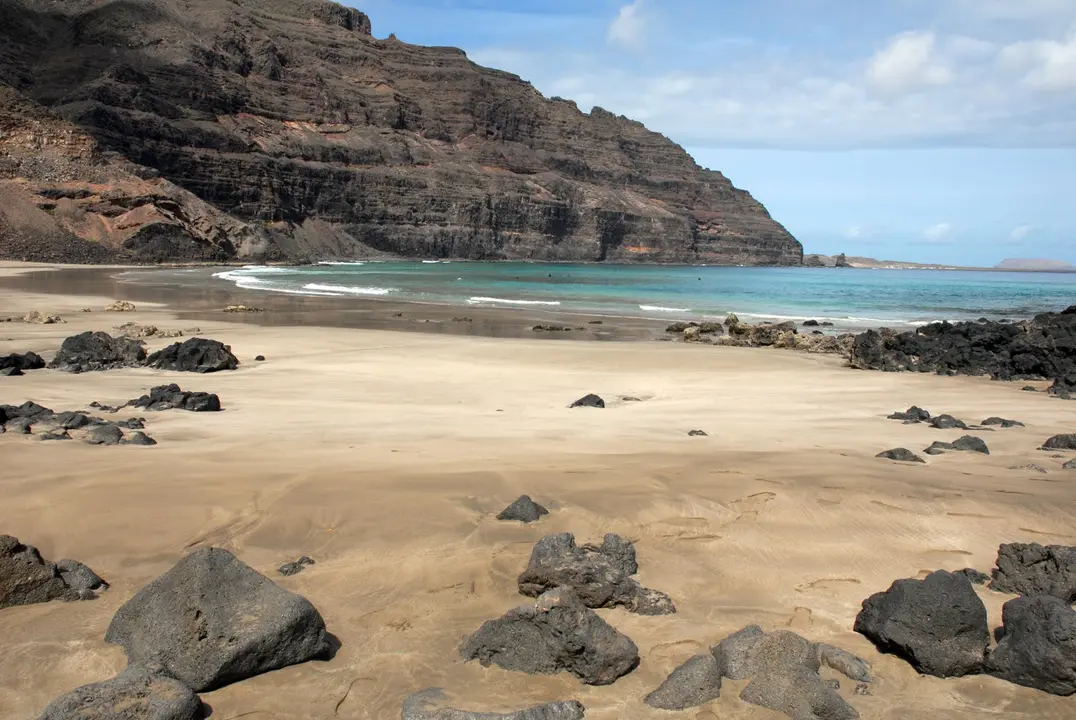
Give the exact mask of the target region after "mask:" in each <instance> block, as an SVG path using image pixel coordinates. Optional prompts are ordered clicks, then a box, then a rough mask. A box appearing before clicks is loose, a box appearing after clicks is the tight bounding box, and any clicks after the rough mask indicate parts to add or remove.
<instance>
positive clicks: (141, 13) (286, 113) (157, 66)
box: [0, 0, 803, 265]
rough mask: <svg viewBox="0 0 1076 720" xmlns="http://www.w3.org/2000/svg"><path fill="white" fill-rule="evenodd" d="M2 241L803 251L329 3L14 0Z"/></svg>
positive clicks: (690, 170) (127, 247) (696, 189)
mask: <svg viewBox="0 0 1076 720" xmlns="http://www.w3.org/2000/svg"><path fill="white" fill-rule="evenodd" d="M0 47H2V48H3V49H2V50H0V199H2V200H4V202H0V236H2V237H3V238H4V240H3V242H2V243H0V255H2V256H5V257H15V258H19V259H23V258H25V259H35V260H68V261H75V262H105V261H109V260H114V259H116V258H117V257H118V256H122V257H124V258H126V259H134V260H140V261H160V260H173V259H184V260H212V261H220V260H229V259H237V258H242V259H258V260H264V259H294V260H310V259H317V258H328V257H358V256H370V255H394V256H404V257H457V258H473V259H545V260H599V261H601V260H609V261H618V262H624V261H629V262H636V261H642V262H706V263H712V264H718V263H724V264H749V265H758V264H774V265H799V264H800V263H801V262H802V257H803V250H802V247H801V245H800V244H799V243H798V242H797V241H796V240H795V239H794V238H793V237H792V236H791V235H789V233H788V232H787V231H786V230H785V229H784V228H783V227H781V225H779V224H778V223H777V222H775V221H774V220H773V219H772V218H771V217H770V216H769V214H768V213H767V211H766V209H765V208H764V207H763V206H762V205H761V204H759V203H758V202H757V201H756V200H754V199H753V198H752V197H751V196H750V195H749V194H748V193H747V192H745V191H743V190H740V189H738V188H735V187H734V186H733V185H732V183H730V182H729V181H728V179H726V178H725V177H724V176H723V175H722V174H721V173H720V172H715V171H710V170H706V169H703V168H701V167H699V166H698V165H697V164H696V163H695V162H694V161H693V160H692V159H691V158H690V157H689V156H688V154H687V153H686V152H684V150H683V149H682V148H680V147H679V146H678V145H676V144H675V143H673V142H672V141H670V140H669V139H667V138H665V137H663V136H661V135H659V134H657V133H653V132H650V131H649V130H647V129H646V128H645V127H643V126H642V125H641V124H639V123H637V122H633V121H631V120H629V119H627V118H624V117H620V116H617V115H614V114H613V113H610V112H607V111H605V110H603V109H601V108H594V109H593V110H592V111H591V112H590V113H589V114H588V113H584V112H582V111H581V110H580V109H579V108H578V107H577V106H576V105H575V104H574V103H573V102H571V101H568V100H562V99H558V98H552V99H547V98H545V97H543V96H542V95H541V94H540V93H539V92H538V91H537V90H536V89H535V88H534V87H533V86H532V85H530V84H529V83H527V82H525V81H524V80H522V79H521V78H519V77H517V76H515V75H512V74H509V73H506V72H501V71H497V70H491V69H487V68H483V67H480V66H478V65H476V64H474V63H473V62H471V61H470V60H469V59H468V58H467V56H466V55H465V54H464V53H463V52H462V51H460V50H458V49H455V48H446V47H421V46H417V45H410V44H408V43H405V42H401V41H400V40H398V39H396V38H395V37H394V36H390V37H389V38H387V39H383V40H382V39H377V38H375V37H374V36H373V35H372V34H371V27H370V21H369V18H368V17H367V16H366V15H365V14H363V13H362V12H360V11H358V10H354V9H351V8H345V7H343V6H341V5H336V4H333V3H330V2H325V1H323V0H302V1H301V2H292V1H291V0H231V1H230V2H226V1H225V0H190V1H188V2H182V3H181V2H179V0H143V1H142V2H138V3H130V2H108V1H106V0H70V2H63V3H58V2H51V3H40V2H30V0H0Z"/></svg>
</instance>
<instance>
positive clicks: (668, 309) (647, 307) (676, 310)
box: [639, 305, 691, 313]
mask: <svg viewBox="0 0 1076 720" xmlns="http://www.w3.org/2000/svg"><path fill="white" fill-rule="evenodd" d="M639 309H640V310H642V311H643V312H670V313H683V312H691V308H674V307H662V306H661V305H640V306H639Z"/></svg>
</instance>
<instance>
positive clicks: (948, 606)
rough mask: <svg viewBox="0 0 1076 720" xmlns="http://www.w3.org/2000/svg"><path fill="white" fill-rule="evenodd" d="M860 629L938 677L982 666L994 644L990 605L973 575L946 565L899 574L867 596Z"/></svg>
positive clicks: (881, 646) (886, 649)
mask: <svg viewBox="0 0 1076 720" xmlns="http://www.w3.org/2000/svg"><path fill="white" fill-rule="evenodd" d="M855 630H856V632H858V633H862V634H863V635H866V636H867V638H868V639H869V640H870V641H871V642H873V643H874V644H875V645H876V646H877V647H878V649H879V650H881V651H883V652H889V653H893V654H895V655H899V656H900V657H902V658H904V659H905V660H907V661H908V662H909V663H911V664H912V665H913V666H914V667H915V669H916V670H918V671H919V672H921V673H925V674H927V675H934V676H936V677H958V676H961V675H969V674H973V673H977V672H979V671H980V669H981V668H982V664H983V658H984V656H985V653H986V648H987V646H988V645H989V644H990V631H989V629H988V628H987V624H986V607H984V606H983V601H982V600H980V599H979V597H978V596H977V595H976V594H975V591H974V590H973V589H972V587H971V581H970V580H969V579H968V578H967V576H965V575H964V574H962V573H949V572H945V571H944V570H938V571H937V572H934V573H931V574H930V575H928V576H927V577H926V578H925V579H923V580H914V579H908V580H897V581H896V582H894V583H893V584H892V585H891V586H890V587H889V589H888V590H886V591H885V592H880V593H876V594H874V595H872V596H870V597H869V598H867V599H866V600H864V601H863V609H862V610H861V611H860V613H859V615H858V616H856V622H855Z"/></svg>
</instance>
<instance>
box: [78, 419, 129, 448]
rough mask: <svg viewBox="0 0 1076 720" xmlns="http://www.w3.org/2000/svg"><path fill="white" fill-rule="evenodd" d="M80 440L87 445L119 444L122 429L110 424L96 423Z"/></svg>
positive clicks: (121, 437) (121, 440) (121, 438)
mask: <svg viewBox="0 0 1076 720" xmlns="http://www.w3.org/2000/svg"><path fill="white" fill-rule="evenodd" d="M82 442H84V443H86V444H87V445H119V444H120V443H121V442H123V430H120V429H119V427H118V426H116V425H112V424H107V425H97V426H95V427H93V428H91V429H90V430H89V431H88V432H87V433H86V435H85V436H83V438H82Z"/></svg>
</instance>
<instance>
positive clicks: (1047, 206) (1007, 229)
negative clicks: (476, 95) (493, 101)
mask: <svg viewBox="0 0 1076 720" xmlns="http://www.w3.org/2000/svg"><path fill="white" fill-rule="evenodd" d="M351 4H354V5H356V6H357V7H359V8H360V9H362V10H364V11H365V12H367V13H368V14H369V15H370V16H371V19H372V21H373V27H374V35H375V36H377V37H386V36H387V35H388V34H389V33H395V34H396V35H397V37H399V38H400V39H401V40H404V41H406V42H411V43H417V44H422V45H453V46H456V47H461V48H463V49H464V50H466V51H467V54H468V56H469V57H471V59H472V60H474V61H475V62H478V63H480V64H483V65H489V66H492V67H497V68H501V69H503V70H508V71H511V72H514V73H517V74H519V75H521V76H522V77H523V78H525V79H527V80H529V81H531V82H532V83H534V85H535V86H536V87H537V88H538V89H539V90H540V91H542V92H543V93H545V94H546V95H547V96H548V95H560V96H563V97H568V98H571V99H573V100H575V101H576V102H578V104H579V106H580V107H581V108H582V109H583V110H584V111H589V109H590V108H591V107H593V106H594V105H599V106H601V107H604V108H605V109H607V110H611V111H613V112H616V113H622V114H624V115H628V116H629V117H633V118H635V119H637V120H641V121H642V122H644V123H646V125H647V126H648V127H649V128H650V129H652V130H656V131H658V132H661V133H664V134H665V135H667V136H669V137H670V138H672V139H673V140H675V141H676V142H678V143H680V144H681V145H683V146H684V147H685V148H686V149H687V150H688V152H690V153H691V154H692V156H694V158H695V159H696V160H697V161H698V162H699V163H700V164H701V165H704V166H706V167H710V168H713V169H716V170H721V171H722V172H724V173H725V174H726V175H727V176H728V177H729V178H730V179H731V180H732V181H733V182H734V183H735V184H736V185H738V186H740V187H744V188H746V189H747V190H749V191H751V193H752V194H754V195H755V197H756V198H758V199H759V200H761V201H762V202H763V203H765V204H766V206H767V207H768V208H769V209H770V212H771V213H772V214H773V215H774V217H775V218H777V219H778V220H779V221H780V222H782V223H784V224H785V225H786V226H787V227H788V228H789V230H791V231H792V232H793V234H795V235H796V236H797V237H798V238H799V239H800V240H801V241H802V242H803V244H804V246H805V248H806V250H807V252H823V253H837V252H842V251H843V252H846V253H848V254H852V255H868V256H873V257H884V258H888V259H906V260H919V261H924V262H927V261H929V262H953V263H962V264H977V265H993V264H994V263H996V262H998V261H1000V260H1001V259H1003V258H1006V257H1023V258H1031V257H1043V258H1055V259H1062V260H1067V261H1069V262H1072V263H1074V264H1076V0H869V1H868V0H356V1H353V2H351Z"/></svg>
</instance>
